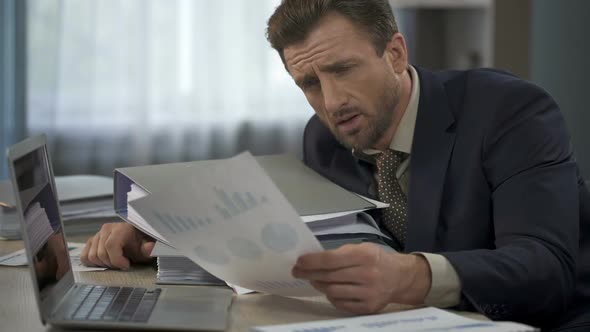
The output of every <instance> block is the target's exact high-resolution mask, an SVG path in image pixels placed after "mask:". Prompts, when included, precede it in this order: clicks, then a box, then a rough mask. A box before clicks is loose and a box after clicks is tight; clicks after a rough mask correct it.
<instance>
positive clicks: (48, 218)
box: [12, 145, 71, 298]
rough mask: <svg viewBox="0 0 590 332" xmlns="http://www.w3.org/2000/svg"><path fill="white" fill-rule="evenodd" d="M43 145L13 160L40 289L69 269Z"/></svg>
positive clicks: (25, 227)
mask: <svg viewBox="0 0 590 332" xmlns="http://www.w3.org/2000/svg"><path fill="white" fill-rule="evenodd" d="M48 163H49V161H48V158H47V152H46V147H45V145H41V146H39V147H38V148H37V149H35V150H32V151H31V152H29V153H26V154H24V155H22V156H21V157H20V158H18V159H15V160H14V162H13V165H12V166H13V169H14V176H15V177H16V186H17V191H18V196H19V198H20V203H21V206H22V212H23V215H24V216H23V220H24V225H23V231H24V232H26V237H27V240H28V246H29V249H30V250H31V256H32V257H33V267H34V269H32V271H33V274H34V276H35V278H36V279H37V285H38V287H39V292H40V294H41V297H42V298H43V294H44V292H43V290H44V289H46V288H48V287H49V286H51V285H53V284H55V283H57V282H58V281H59V280H60V279H62V278H63V277H64V276H65V275H66V274H67V273H68V272H69V271H70V270H71V265H70V261H69V255H68V253H67V245H66V242H65V237H64V234H63V230H62V227H61V221H60V216H59V209H58V201H57V197H56V194H55V188H54V187H53V183H54V182H53V180H52V178H53V175H52V174H51V170H50V168H49V164H48Z"/></svg>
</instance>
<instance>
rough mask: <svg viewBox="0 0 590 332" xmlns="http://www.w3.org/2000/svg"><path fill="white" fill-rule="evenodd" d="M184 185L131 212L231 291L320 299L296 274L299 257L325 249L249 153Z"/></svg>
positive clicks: (137, 202)
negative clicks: (231, 286)
mask: <svg viewBox="0 0 590 332" xmlns="http://www.w3.org/2000/svg"><path fill="white" fill-rule="evenodd" d="M184 184H185V185H184V186H183V187H182V188H168V189H169V190H165V189H166V188H163V189H164V190H162V191H160V192H158V193H157V194H156V193H152V194H151V195H149V196H147V197H144V198H140V199H137V200H135V201H133V202H131V203H130V205H132V206H133V208H134V209H135V211H137V213H139V214H140V215H141V216H142V217H143V218H144V219H145V220H146V221H147V222H148V223H149V224H150V225H151V226H152V227H153V228H154V229H155V230H156V231H157V232H158V233H159V234H161V235H162V236H163V237H164V238H165V239H167V240H168V241H170V243H171V244H172V245H173V246H174V247H175V248H176V249H178V251H179V252H180V253H181V254H183V255H185V256H186V257H188V258H190V259H191V260H193V261H194V262H195V263H197V264H198V265H200V266H201V267H203V268H205V269H206V270H207V271H208V272H209V273H211V274H213V275H214V276H216V277H218V278H220V279H222V280H224V281H226V282H228V283H231V284H235V285H238V286H240V287H243V288H247V289H251V290H255V291H259V292H263V293H270V294H277V295H283V296H316V295H318V292H317V291H316V290H315V289H314V288H313V287H311V285H310V284H309V283H308V282H306V281H303V280H298V279H295V278H293V277H292V276H291V269H292V267H293V265H294V264H295V262H296V260H297V258H298V257H299V256H301V255H302V254H305V253H309V252H316V251H321V250H323V249H322V246H321V245H320V243H319V242H318V240H317V239H316V238H315V236H314V235H313V234H312V232H311V231H310V230H309V228H308V227H307V226H306V225H305V224H304V223H302V222H301V218H300V217H299V215H298V214H297V212H296V211H295V209H294V208H293V207H292V206H291V205H290V204H289V203H288V202H287V200H286V199H285V197H284V196H283V194H282V193H281V192H280V191H279V190H278V188H277V187H276V185H275V184H274V183H273V182H272V181H271V179H270V178H269V177H268V175H267V174H266V173H265V172H264V170H263V169H262V168H261V167H260V166H259V165H258V163H257V162H256V160H255V159H254V158H253V157H252V156H251V155H250V154H249V153H243V154H241V155H238V156H236V157H234V158H231V159H226V160H225V162H223V163H219V164H217V165H216V166H215V167H211V168H205V167H203V168H199V169H198V170H197V169H195V172H194V174H192V176H191V177H190V178H187V179H185V181H184Z"/></svg>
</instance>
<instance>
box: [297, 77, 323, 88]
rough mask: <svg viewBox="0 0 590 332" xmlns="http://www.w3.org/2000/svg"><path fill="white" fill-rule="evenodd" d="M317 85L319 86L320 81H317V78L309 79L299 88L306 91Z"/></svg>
mask: <svg viewBox="0 0 590 332" xmlns="http://www.w3.org/2000/svg"><path fill="white" fill-rule="evenodd" d="M319 85H320V80H318V79H317V78H309V79H306V80H305V81H303V82H302V83H301V88H302V89H303V90H307V89H312V88H316V87H318V86H319Z"/></svg>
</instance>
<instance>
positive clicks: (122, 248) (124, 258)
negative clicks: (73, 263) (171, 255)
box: [80, 222, 155, 270]
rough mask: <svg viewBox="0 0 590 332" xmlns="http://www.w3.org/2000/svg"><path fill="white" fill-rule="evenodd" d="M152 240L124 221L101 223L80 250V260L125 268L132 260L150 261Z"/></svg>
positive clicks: (83, 262) (85, 262)
mask: <svg viewBox="0 0 590 332" xmlns="http://www.w3.org/2000/svg"><path fill="white" fill-rule="evenodd" d="M154 244H155V242H154V240H153V239H151V238H148V237H147V236H146V235H145V234H143V233H141V232H140V231H138V230H137V229H136V228H135V227H133V226H132V225H130V224H128V223H125V222H118V223H109V224H104V225H102V227H101V229H100V231H99V232H98V233H96V234H95V235H94V236H93V237H91V238H90V239H89V240H88V241H87V242H86V246H85V247H84V249H83V250H82V254H81V256H80V261H81V262H82V264H84V265H87V266H108V267H110V268H117V269H121V270H127V269H128V268H129V264H130V260H131V261H132V262H148V261H150V259H151V257H150V253H151V251H152V249H153V248H154Z"/></svg>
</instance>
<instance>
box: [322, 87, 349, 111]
mask: <svg viewBox="0 0 590 332" xmlns="http://www.w3.org/2000/svg"><path fill="white" fill-rule="evenodd" d="M322 93H323V98H324V107H325V108H326V111H327V112H328V114H334V112H336V111H338V110H339V109H341V108H342V107H343V106H345V105H346V103H347V102H348V98H347V96H346V93H345V91H344V89H342V87H340V86H339V85H338V84H337V83H336V82H334V81H330V80H326V81H325V82H322Z"/></svg>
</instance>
